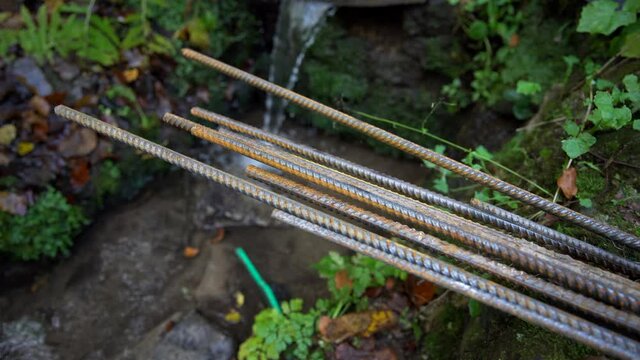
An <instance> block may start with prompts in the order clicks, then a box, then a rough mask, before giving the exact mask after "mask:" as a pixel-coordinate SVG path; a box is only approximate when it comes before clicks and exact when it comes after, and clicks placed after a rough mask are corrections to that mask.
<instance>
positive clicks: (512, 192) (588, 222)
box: [182, 49, 640, 250]
mask: <svg viewBox="0 0 640 360" xmlns="http://www.w3.org/2000/svg"><path fill="white" fill-rule="evenodd" d="M182 54H183V55H184V56H185V57H187V58H189V59H192V60H195V61H198V62H200V63H201V64H204V65H206V66H209V67H211V68H213V69H215V70H217V71H220V72H222V73H223V74H225V75H227V76H230V77H233V78H235V79H238V80H241V81H244V82H246V83H248V84H250V85H252V86H254V87H257V88H259V89H261V90H264V91H266V92H269V93H271V94H274V95H276V96H278V97H282V98H284V99H287V100H288V101H291V102H293V103H295V104H297V105H299V106H302V107H304V108H307V109H309V110H312V111H315V112H317V113H319V114H321V115H323V116H325V117H327V118H329V119H331V120H333V121H335V122H338V123H340V124H342V125H345V126H348V127H350V128H352V129H355V130H358V131H360V132H362V133H364V134H365V135H367V136H369V137H371V138H373V139H376V140H378V141H380V142H383V143H385V144H387V145H390V146H393V147H395V148H397V149H399V150H402V151H404V152H406V153H407V154H411V155H414V156H416V157H418V158H420V159H423V160H426V161H429V162H431V163H433V164H435V165H438V166H440V167H443V168H445V169H447V170H450V171H452V172H454V173H456V174H458V175H460V176H462V177H464V178H466V179H469V180H471V181H474V182H476V183H479V184H481V185H483V186H486V187H488V188H491V189H493V190H496V191H499V192H501V193H504V194H506V195H509V196H511V197H512V198H514V199H518V200H520V201H522V202H524V203H526V204H529V205H532V206H535V207H537V208H539V209H541V210H544V211H546V212H548V213H551V214H553V215H556V216H557V217H559V218H561V219H565V220H568V221H571V222H573V223H575V224H577V225H580V226H582V227H584V228H586V229H589V230H591V231H593V232H595V233H598V234H600V235H603V236H605V237H607V238H609V239H611V240H613V241H615V242H618V243H620V244H623V245H626V246H629V247H631V248H633V249H636V250H640V238H638V237H636V236H634V235H632V234H629V233H626V232H624V231H622V230H620V229H617V228H615V227H613V226H611V225H608V224H606V223H603V222H600V221H598V220H596V219H593V218H591V217H588V216H586V215H584V214H581V213H579V212H577V211H574V210H571V209H569V208H567V207H564V206H562V205H560V204H556V203H555V202H552V201H549V200H547V199H545V198H543V197H541V196H538V195H536V194H533V193H531V192H529V191H527V190H524V189H521V188H519V187H517V186H515V185H513V184H510V183H508V182H506V181H503V180H500V179H498V178H496V177H493V176H491V175H489V174H486V173H484V172H482V171H480V170H476V169H474V168H472V167H470V166H467V165H465V164H462V163H460V162H458V161H456V160H453V159H451V158H449V157H447V156H445V155H442V154H438V153H436V152H435V151H432V150H430V149H427V148H425V147H423V146H420V145H418V144H416V143H414V142H411V141H409V140H407V139H404V138H402V137H400V136H398V135H395V134H393V133H390V132H388V131H386V130H383V129H380V128H378V127H376V126H374V125H371V124H369V123H366V122H364V121H361V120H358V119H356V118H355V117H353V116H350V115H347V114H345V113H343V112H341V111H338V110H336V109H333V108H331V107H329V106H326V105H324V104H321V103H319V102H317V101H314V100H311V99H309V98H307V97H304V96H302V95H300V94H297V93H295V92H293V91H291V90H289V89H286V88H283V87H281V86H278V85H276V84H273V83H271V82H269V81H267V80H264V79H262V78H259V77H257V76H255V75H252V74H249V73H247V72H245V71H242V70H240V69H238V68H235V67H233V66H230V65H227V64H225V63H223V62H221V61H219V60H216V59H214V58H211V57H209V56H206V55H204V54H201V53H198V52H196V51H194V50H191V49H182Z"/></svg>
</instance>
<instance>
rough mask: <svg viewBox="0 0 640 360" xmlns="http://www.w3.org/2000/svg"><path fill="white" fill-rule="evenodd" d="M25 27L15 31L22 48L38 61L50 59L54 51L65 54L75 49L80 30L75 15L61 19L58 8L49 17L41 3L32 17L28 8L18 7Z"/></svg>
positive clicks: (42, 61)
mask: <svg viewBox="0 0 640 360" xmlns="http://www.w3.org/2000/svg"><path fill="white" fill-rule="evenodd" d="M20 14H21V16H22V21H23V22H24V25H25V29H23V30H20V31H19V32H18V33H17V36H18V41H19V44H20V46H21V47H22V49H23V50H24V51H25V52H26V53H27V54H29V55H31V56H33V57H34V59H35V60H36V61H37V62H39V63H44V62H45V61H52V60H53V56H54V54H55V53H58V54H60V55H61V56H66V55H67V54H69V52H71V51H72V50H74V49H75V47H76V46H77V41H78V39H79V36H80V35H81V32H79V31H78V30H79V29H78V26H77V25H78V22H77V20H76V18H75V16H70V17H68V18H66V19H62V16H61V15H60V11H59V10H55V11H53V12H52V13H51V16H50V17H49V16H48V14H47V7H46V6H45V5H41V6H40V7H39V8H38V11H37V13H36V15H35V16H34V17H32V16H31V14H30V13H29V10H28V9H27V8H26V7H24V6H22V7H21V8H20Z"/></svg>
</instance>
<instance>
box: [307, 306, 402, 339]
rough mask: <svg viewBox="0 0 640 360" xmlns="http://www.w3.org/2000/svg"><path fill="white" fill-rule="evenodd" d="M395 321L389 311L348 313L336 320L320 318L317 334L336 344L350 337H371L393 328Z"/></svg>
mask: <svg viewBox="0 0 640 360" xmlns="http://www.w3.org/2000/svg"><path fill="white" fill-rule="evenodd" d="M397 320H398V319H397V316H396V315H395V313H394V312H393V311H391V310H369V311H364V312H358V313H350V314H345V315H342V316H340V317H339V318H336V319H329V318H328V317H322V318H320V320H319V321H318V332H319V333H320V335H321V336H322V338H323V339H324V340H326V341H330V342H336V343H337V342H341V341H343V340H345V339H347V338H350V337H352V336H364V337H368V336H371V335H373V334H375V333H376V332H378V331H380V330H385V329H389V328H391V327H393V326H395V325H396V324H397Z"/></svg>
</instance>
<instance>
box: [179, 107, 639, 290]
mask: <svg viewBox="0 0 640 360" xmlns="http://www.w3.org/2000/svg"><path fill="white" fill-rule="evenodd" d="M191 114H192V115H194V116H197V117H199V118H201V119H204V120H207V121H210V122H213V123H215V124H218V125H220V126H223V127H225V128H228V129H230V130H233V131H237V132H240V133H243V134H246V135H249V136H252V137H255V138H257V139H260V140H264V141H267V142H269V143H271V144H274V145H277V146H279V147H281V148H284V149H286V150H289V151H291V152H293V153H296V154H298V155H301V156H304V157H305V158H307V159H311V160H314V161H317V162H319V163H322V164H324V165H327V166H330V167H333V168H335V169H338V170H341V171H344V172H345V173H348V174H350V175H353V176H357V177H360V178H363V179H366V180H368V181H370V182H372V183H374V184H376V185H380V186H383V187H385V188H388V189H391V190H394V191H397V192H398V193H401V194H403V195H406V196H410V197H412V198H414V199H418V200H422V201H424V202H426V203H427V204H431V205H436V206H441V207H443V208H445V209H449V210H451V211H452V212H453V213H455V214H458V215H461V216H463V217H466V218H468V219H473V220H477V221H480V222H483V223H485V224H489V225H492V226H495V227H497V228H500V229H503V230H506V231H508V232H510V233H512V234H514V235H516V236H519V237H522V238H525V239H528V240H533V241H535V242H537V243H539V244H541V245H544V246H545V247H547V248H552V249H555V250H558V251H560V252H562V253H565V254H568V255H571V256H572V257H574V258H576V259H580V260H585V261H588V262H590V263H593V264H597V265H600V266H602V267H604V268H606V269H608V270H611V271H616V272H619V273H622V274H625V275H628V276H631V277H632V278H638V277H640V263H638V262H635V261H631V260H628V259H625V258H623V257H621V256H618V255H615V254H612V253H610V252H608V251H606V250H603V249H601V248H599V247H597V246H594V245H591V244H589V243H586V242H584V241H580V240H578V239H575V238H573V237H570V236H568V235H565V234H562V233H560V232H557V231H555V230H552V229H549V228H547V227H545V226H543V225H540V224H537V223H535V222H532V221H529V220H527V219H524V218H521V217H519V216H517V215H515V214H511V213H510V212H508V211H506V210H502V209H500V208H497V207H494V206H491V205H489V206H491V208H485V207H481V206H480V205H477V207H474V206H471V205H469V204H466V203H464V202H461V201H457V200H454V199H451V198H449V197H447V196H444V195H442V194H438V193H436V192H433V191H430V190H427V189H424V188H421V187H419V186H416V185H414V184H411V183H409V182H406V181H403V180H400V179H397V178H394V177H391V176H389V175H386V174H383V173H380V172H377V171H375V170H372V169H369V168H367V167H365V166H362V165H359V164H356V163H353V162H351V161H348V160H345V159H342V158H340V157H337V156H335V155H331V154H328V153H325V152H322V151H319V150H317V149H314V148H313V147H310V146H307V145H303V144H298V143H296V142H293V141H291V140H289V139H286V138H284V137H281V136H278V135H275V134H271V133H268V132H266V131H264V130H261V129H258V128H256V127H253V126H250V125H247V124H244V123H241V122H239V121H236V120H233V119H231V118H228V117H226V116H222V115H220V114H217V113H214V112H211V111H207V110H205V109H202V108H197V107H196V108H192V109H191ZM472 201H473V200H472ZM474 205H476V204H475V203H474ZM496 209H497V210H496ZM497 211H500V212H497ZM505 213H506V214H509V215H511V217H507V216H506V215H505Z"/></svg>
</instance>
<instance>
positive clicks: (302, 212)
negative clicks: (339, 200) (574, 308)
mask: <svg viewBox="0 0 640 360" xmlns="http://www.w3.org/2000/svg"><path fill="white" fill-rule="evenodd" d="M55 112H56V114H58V115H59V116H61V117H63V118H65V119H68V120H72V121H74V122H77V123H79V124H80V125H83V126H86V127H89V128H91V129H93V130H95V131H97V132H98V133H100V134H103V135H107V136H109V137H110V138H113V139H115V140H118V141H120V142H123V143H125V144H127V145H130V146H132V147H134V148H136V149H138V150H141V151H143V152H146V153H148V154H150V155H152V156H155V157H157V158H160V159H162V160H164V161H167V162H169V163H171V164H173V165H177V166H179V167H181V168H183V169H185V170H187V171H189V172H192V173H194V174H197V175H200V176H203V177H205V178H207V179H209V180H212V181H214V182H217V183H219V184H222V185H224V186H226V187H228V188H230V189H232V190H236V191H238V192H240V193H242V194H245V195H248V196H250V197H252V198H254V199H257V200H259V201H262V202H264V203H266V204H268V205H271V206H273V207H275V208H276V209H279V210H283V211H285V212H287V213H289V214H293V215H295V216H296V217H297V218H300V219H304V220H306V221H309V222H312V223H314V224H320V225H321V226H323V227H324V228H326V229H328V230H331V231H333V232H340V233H341V234H343V235H344V234H347V235H349V236H352V237H353V238H354V239H357V240H359V241H360V242H357V241H353V242H349V243H348V244H349V245H351V246H353V245H355V246H357V247H358V248H359V247H362V249H361V251H362V252H363V253H366V254H372V255H377V256H381V255H382V254H383V253H384V254H386V255H384V257H385V259H386V261H389V263H391V264H396V263H397V266H399V267H401V268H407V269H409V268H411V269H412V272H415V273H416V274H417V275H419V276H424V277H425V279H427V280H429V281H433V282H434V283H435V284H437V285H440V286H442V287H445V288H448V289H452V290H454V291H457V292H460V293H462V294H465V295H467V296H470V297H472V298H474V299H476V300H478V301H480V302H482V303H485V304H487V305H489V306H493V307H495V308H497V309H499V310H502V311H505V312H507V313H510V314H512V315H514V316H516V317H520V318H522V319H524V320H526V321H529V322H531V323H533V324H537V325H540V326H543V327H545V328H547V329H549V330H551V331H554V332H557V333H560V334H563V335H565V336H567V337H570V338H573V339H575V340H577V341H580V342H583V343H585V344H587V345H589V346H592V347H594V348H596V349H598V350H600V351H603V352H605V353H608V354H611V355H614V356H617V357H620V358H624V359H634V358H637V357H638V356H640V344H638V343H637V342H636V341H634V340H631V339H629V338H627V337H625V336H622V335H620V334H618V333H615V332H612V331H610V330H607V329H605V328H602V327H600V326H598V325H595V324H593V323H591V322H589V321H586V320H584V319H582V318H580V317H577V316H575V315H572V314H569V313H567V312H565V311H562V310H559V309H557V308H555V307H553V306H550V305H548V304H545V303H543V302H541V301H539V300H536V299H533V298H530V297H528V296H525V295H523V294H520V293H518V292H516V291H514V290H512V289H509V288H506V287H504V286H501V285H499V284H496V283H493V282H491V281H488V280H486V279H484V278H482V277H480V276H477V275H474V274H471V273H468V272H465V271H463V270H461V269H459V268H457V267H456V266H454V265H451V264H448V263H446V262H443V261H441V260H438V259H435V258H432V257H430V256H428V255H426V254H422V253H419V252H417V251H415V250H413V249H410V248H407V247H405V246H402V245H400V244H397V243H395V242H393V241H390V240H389V239H385V238H382V237H379V236H377V235H375V234H372V233H369V232H364V231H363V230H362V229H359V228H357V227H354V226H353V225H352V224H349V223H346V222H344V221H341V220H339V219H337V218H335V217H332V216H329V215H327V214H324V213H322V212H320V211H318V210H315V209H313V208H310V207H308V206H305V205H302V204H300V203H298V202H296V201H293V200H291V199H289V198H287V197H284V196H281V195H278V194H276V193H274V192H271V191H269V190H266V189H264V188H262V187H260V186H258V185H256V184H253V183H251V182H248V181H246V180H243V179H240V178H238V177H235V176H233V175H231V174H228V173H226V172H224V171H221V170H218V169H216V168H214V167H212V166H209V165H206V164H204V163H202V162H199V161H197V160H195V159H192V158H189V157H187V156H185V155H183V154H180V153H177V152H175V151H173V150H170V149H167V148H166V147H163V146H161V145H158V144H156V143H153V142H151V141H148V140H146V139H143V138H141V137H139V136H136V135H134V134H131V133H129V132H127V131H125V130H122V129H119V128H117V127H115V126H113V125H110V124H107V123H105V122H102V121H100V120H98V119H96V118H93V117H91V116H88V115H86V114H83V113H81V112H79V111H76V110H73V109H70V108H68V107H66V106H62V105H59V106H57V107H56V108H55ZM319 229H322V228H320V227H319ZM344 244H345V245H347V243H344ZM356 250H358V249H356Z"/></svg>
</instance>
